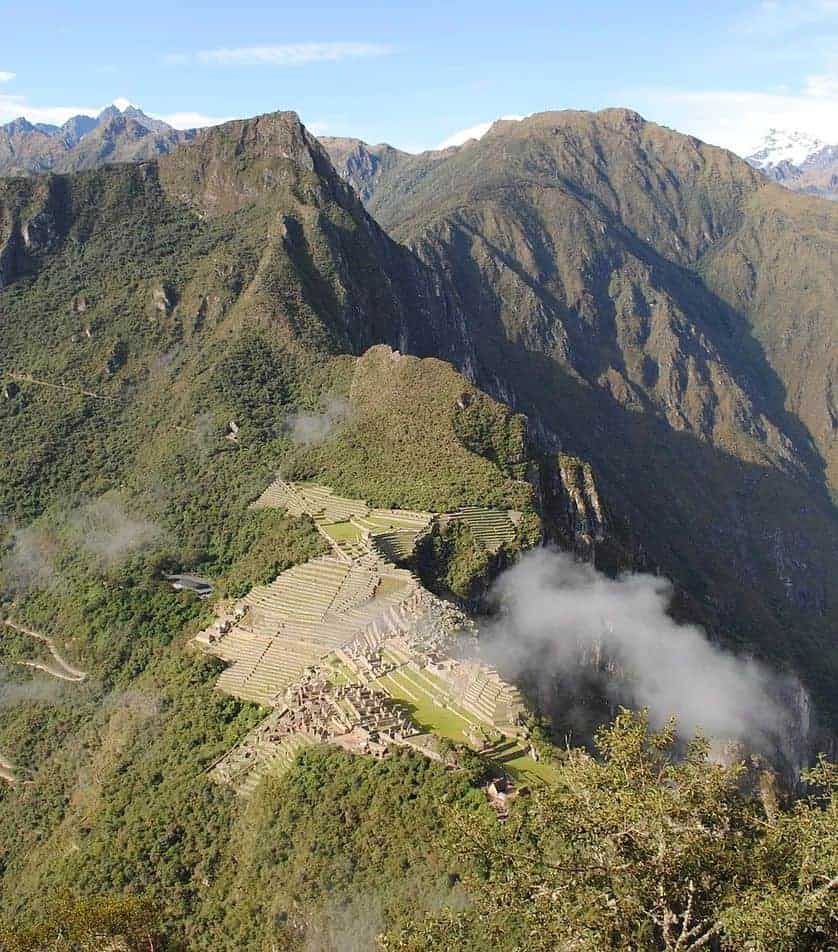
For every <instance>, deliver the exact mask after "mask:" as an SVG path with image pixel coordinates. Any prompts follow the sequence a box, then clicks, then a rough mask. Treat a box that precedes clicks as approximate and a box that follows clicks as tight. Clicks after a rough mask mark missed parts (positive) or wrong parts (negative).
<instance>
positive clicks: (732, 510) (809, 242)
mask: <svg viewBox="0 0 838 952" xmlns="http://www.w3.org/2000/svg"><path fill="white" fill-rule="evenodd" d="M369 207H370V209H371V211H372V212H373V214H374V215H375V216H376V217H377V219H378V220H379V221H381V223H382V224H383V225H384V226H385V227H386V228H387V229H388V231H389V232H390V234H392V235H393V236H394V237H396V238H397V239H399V240H402V241H405V242H407V243H408V244H409V245H410V247H412V248H413V249H414V250H415V251H416V252H417V254H418V255H419V257H420V258H421V259H422V260H423V261H425V262H427V263H428V264H429V265H430V266H431V267H432V269H433V270H434V271H436V272H438V273H440V274H445V275H447V276H449V277H450V279H451V282H452V284H453V286H454V287H455V288H456V290H457V293H458V294H459V297H460V301H461V302H462V308H463V310H464V311H465V312H466V314H467V321H466V323H465V324H463V325H458V326H447V327H444V328H440V329H439V336H438V338H437V340H436V342H435V345H434V346H435V347H436V350H437V352H438V353H440V354H442V355H443V356H446V357H448V358H449V359H451V360H453V361H454V363H455V364H456V365H457V366H460V367H461V368H464V369H465V370H466V371H467V373H468V374H469V375H470V376H471V377H472V378H473V379H474V380H475V381H477V382H478V383H479V384H480V385H481V386H483V387H484V388H486V389H488V390H489V391H490V392H491V393H493V394H495V395H498V396H501V397H502V399H504V400H507V401H508V402H510V403H511V404H512V405H513V406H515V407H516V408H517V409H520V410H522V411H523V412H525V413H527V414H528V415H529V416H530V420H531V424H532V425H533V426H540V427H541V428H542V431H543V436H544V438H545V440H547V441H553V442H554V443H555V445H561V446H563V447H564V448H565V449H567V450H568V451H569V452H572V453H578V454H579V455H581V456H583V457H586V458H588V459H590V460H591V461H592V462H593V463H594V466H595V470H596V471H597V472H598V474H599V476H600V479H601V485H603V486H604V487H605V495H606V498H608V499H609V500H610V501H611V504H612V505H613V506H614V507H615V509H616V510H617V513H618V516H619V518H621V519H623V520H624V521H625V522H626V523H627V524H628V525H629V526H630V527H631V529H632V530H633V531H634V533H635V534H636V537H637V539H638V540H641V541H642V545H643V548H644V550H645V551H646V552H647V553H648V554H649V556H650V558H651V559H652V561H653V562H654V563H655V564H657V565H658V566H660V567H662V568H663V570H664V571H665V572H666V573H667V574H669V575H671V576H672V577H674V578H676V579H678V580H679V581H681V582H682V583H683V584H684V585H685V587H686V588H687V589H688V590H689V591H691V592H692V593H693V594H694V595H696V596H697V597H698V598H699V599H700V600H701V601H702V602H703V603H704V604H705V605H707V606H711V609H710V615H711V616H712V617H713V621H712V626H713V627H714V629H715V630H716V631H718V632H727V633H728V635H732V636H733V637H734V638H738V639H744V640H745V641H748V642H750V643H752V644H760V645H762V646H763V648H764V649H765V648H767V649H768V650H769V651H776V652H779V654H784V655H786V656H788V654H787V653H790V654H791V655H793V656H795V657H797V658H798V659H799V660H800V661H801V662H802V663H804V664H806V665H807V666H809V667H810V670H811V672H812V676H813V677H814V678H815V679H818V678H819V677H820V675H819V674H818V670H817V669H818V668H819V666H820V665H821V664H822V663H823V661H824V658H828V659H829V660H828V663H829V664H830V665H834V664H835V663H836V651H835V645H834V643H833V642H832V638H831V632H833V631H834V625H835V611H836V608H835V606H836V594H838V593H836V588H835V586H836V581H835V573H834V570H833V569H834V559H835V554H836V551H838V548H836V544H837V543H838V535H836V526H838V523H836V513H835V508H834V505H833V504H832V503H831V502H830V500H829V498H828V493H827V486H826V482H825V479H824V467H827V471H828V473H829V479H830V480H831V483H830V486H831V488H832V490H833V492H834V491H835V488H836V483H835V478H836V472H838V471H836V468H835V467H836V458H835V444H834V424H833V422H832V421H833V413H832V409H831V408H832V406H833V403H834V391H833V386H834V384H833V379H834V378H833V377H831V376H830V374H833V375H834V367H835V346H836V344H835V342H836V335H835V332H834V329H835V320H836V313H835V303H834V302H835V297H834V281H835V268H834V263H833V262H834V257H833V256H834V242H835V240H836V235H838V212H836V210H835V209H834V208H833V206H831V205H828V204H825V203H815V202H814V201H813V200H807V199H802V198H795V197H794V196H791V195H790V194H789V193H788V192H786V191H784V190H782V189H780V188H779V187H777V186H773V185H768V184H766V183H765V180H764V179H763V178H762V177H761V176H760V175H759V174H758V173H757V172H756V171H754V170H753V169H751V168H750V167H749V166H748V165H747V164H746V163H745V162H743V161H741V160H739V159H737V158H736V157H735V156H733V155H732V154H730V153H728V152H724V151H723V150H720V149H716V148H713V147H710V146H706V145H704V144H702V143H700V142H698V141H697V140H695V139H691V138H688V137H685V136H681V135H678V134H676V133H673V132H671V131H669V130H666V129H662V128H660V127H657V126H655V125H652V124H650V123H646V122H644V121H643V120H642V119H641V117H639V116H637V115H636V114H634V113H630V112H626V111H623V110H607V111H605V112H603V113H598V114H589V113H573V112H569V113H546V114H543V115H539V116H533V117H531V118H530V119H527V120H524V121H522V122H516V123H504V122H499V123H496V124H495V126H494V127H493V129H492V131H490V133H489V134H488V135H487V136H486V137H484V138H483V139H482V140H481V141H479V142H475V143H470V144H468V145H466V146H464V147H463V148H461V149H459V150H457V151H455V152H453V153H452V154H451V155H449V156H447V157H445V158H440V156H439V154H433V153H431V154H425V155H422V156H416V157H415V158H413V159H410V160H408V161H406V162H405V163H403V164H402V165H400V166H399V167H398V168H397V169H396V170H395V172H394V173H393V174H391V175H389V176H385V177H382V179H381V180H380V182H379V184H378V187H377V189H376V190H375V192H374V194H373V196H372V198H371V200H370V202H369ZM765 221H768V222H769V223H770V222H773V223H774V224H773V226H772V227H769V228H768V229H765V228H764V227H763V225H764V222H765ZM790 249H792V250H791V251H790ZM746 252H747V255H746ZM777 274H780V275H781V277H780V278H779V279H778V278H776V277H775V276H776V275H777ZM783 277H784V278H785V280H783ZM746 279H747V280H746ZM687 540H689V541H688V542H687ZM790 630H794V631H795V635H794V637H793V638H789V636H788V634H787V632H788V631H790ZM804 633H805V634H804ZM801 638H802V640H801ZM804 642H805V646H804ZM807 657H808V658H809V660H808V661H806V660H804V659H805V658H807ZM815 659H817V661H815ZM821 684H822V697H823V698H828V697H829V696H830V691H829V690H828V689H827V687H826V682H825V681H821Z"/></svg>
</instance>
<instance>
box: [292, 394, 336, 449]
mask: <svg viewBox="0 0 838 952" xmlns="http://www.w3.org/2000/svg"><path fill="white" fill-rule="evenodd" d="M349 412H350V407H349V403H348V401H346V400H344V399H343V398H342V397H330V398H329V399H328V400H327V401H326V406H325V408H324V409H323V410H322V411H320V412H318V413H307V412H299V413H292V414H291V415H290V416H289V417H288V420H287V422H286V427H287V429H288V432H289V433H290V434H291V439H292V440H293V441H294V443H296V444H297V445H298V446H309V445H312V444H315V443H322V442H323V441H324V440H326V439H328V438H329V436H331V434H332V432H333V431H334V430H335V429H336V428H337V427H338V426H340V425H341V424H342V423H344V422H345V421H346V420H347V419H348V417H349Z"/></svg>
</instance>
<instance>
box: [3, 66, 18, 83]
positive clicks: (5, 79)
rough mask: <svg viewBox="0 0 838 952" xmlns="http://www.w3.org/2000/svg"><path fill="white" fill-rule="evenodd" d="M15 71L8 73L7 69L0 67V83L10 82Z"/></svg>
mask: <svg viewBox="0 0 838 952" xmlns="http://www.w3.org/2000/svg"><path fill="white" fill-rule="evenodd" d="M15 75H16V74H15V73H10V72H9V71H8V70H7V69H0V83H8V82H11V81H12V80H13V79H14V78H15Z"/></svg>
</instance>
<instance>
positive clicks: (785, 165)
mask: <svg viewBox="0 0 838 952" xmlns="http://www.w3.org/2000/svg"><path fill="white" fill-rule="evenodd" d="M746 161H747V162H748V163H749V164H750V165H752V166H753V167H754V168H755V169H759V170H760V171H761V172H763V173H764V174H765V175H767V176H768V177H769V178H771V179H773V180H774V181H776V182H779V183H780V184H781V185H785V186H786V187H787V188H791V189H794V190H795V191H798V192H806V193H808V194H811V195H820V196H821V197H823V198H829V199H833V200H834V199H836V198H838V146H836V145H827V144H826V143H825V142H823V141H821V140H820V139H818V138H816V137H815V136H810V135H807V134H806V133H803V132H784V131H782V130H780V129H771V130H770V131H769V133H768V135H766V137H765V138H764V139H763V141H762V143H761V144H760V146H759V147H758V148H757V149H756V150H755V151H754V152H753V153H752V154H751V155H749V156H748V157H747V159H746Z"/></svg>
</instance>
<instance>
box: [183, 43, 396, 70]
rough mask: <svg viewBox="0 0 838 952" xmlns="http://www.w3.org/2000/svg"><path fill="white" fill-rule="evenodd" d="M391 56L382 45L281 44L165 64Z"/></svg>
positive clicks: (223, 51) (228, 49) (188, 57)
mask: <svg viewBox="0 0 838 952" xmlns="http://www.w3.org/2000/svg"><path fill="white" fill-rule="evenodd" d="M389 52H390V47H388V46H384V45H383V44H381V43H348V42H344V43H279V44H272V45H268V46H235V47H221V48H219V49H214V50H199V51H198V52H196V53H174V54H171V55H169V56H167V57H166V62H168V63H170V64H172V65H184V64H190V63H198V64H199V65H201V66H279V67H286V66H307V65H308V64H309V63H336V62H339V61H340V60H346V59H371V58H373V57H378V56H386V55H387V54H388V53H389Z"/></svg>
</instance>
